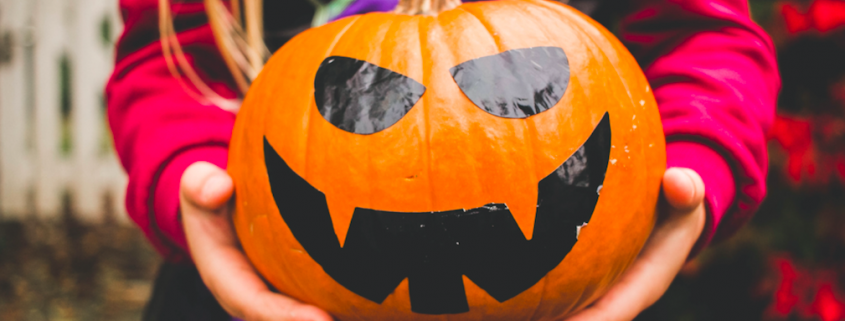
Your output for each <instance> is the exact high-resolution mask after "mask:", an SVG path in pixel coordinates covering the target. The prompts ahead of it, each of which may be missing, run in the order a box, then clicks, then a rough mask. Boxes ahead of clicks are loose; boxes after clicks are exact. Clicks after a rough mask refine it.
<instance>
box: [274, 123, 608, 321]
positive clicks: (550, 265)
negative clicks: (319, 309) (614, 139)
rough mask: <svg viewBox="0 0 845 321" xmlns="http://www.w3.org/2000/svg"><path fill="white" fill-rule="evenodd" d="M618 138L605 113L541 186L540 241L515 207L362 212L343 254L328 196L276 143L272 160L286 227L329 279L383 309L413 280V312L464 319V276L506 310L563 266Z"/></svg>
mask: <svg viewBox="0 0 845 321" xmlns="http://www.w3.org/2000/svg"><path fill="white" fill-rule="evenodd" d="M610 137H611V131H610V119H609V116H608V114H607V113H605V115H604V117H603V118H602V119H601V121H600V122H599V124H598V125H597V126H596V128H595V129H594V130H593V132H592V134H591V135H590V137H589V138H588V139H587V141H586V142H585V143H584V144H583V145H582V146H581V147H580V148H579V149H578V150H577V151H575V153H574V154H572V156H570V157H569V159H567V160H566V161H565V162H564V163H563V164H562V165H560V167H558V168H557V169H556V170H555V171H553V172H552V173H550V174H549V175H548V176H546V177H545V178H543V179H542V180H541V181H540V182H539V184H538V187H537V189H538V198H537V212H536V218H535V222H534V228H533V237H532V238H531V240H527V239H526V238H525V236H524V234H523V233H522V231H521V230H520V229H519V226H518V225H517V223H516V221H515V220H514V218H513V216H512V215H511V212H510V210H508V207H507V205H505V204H488V205H485V206H482V207H478V208H473V209H466V210H463V209H456V210H451V211H443V212H423V213H400V212H388V211H379V210H375V209H366V208H355V211H354V213H353V216H352V221H351V223H350V225H349V230H348V232H347V234H346V240H345V243H344V246H343V247H341V246H340V243H339V242H338V238H337V234H336V233H335V231H334V227H333V225H332V217H331V214H330V212H329V209H328V205H327V203H326V197H325V195H324V194H323V193H322V192H320V191H319V190H317V189H315V188H314V187H313V186H311V184H309V183H308V182H307V181H305V180H304V179H303V178H301V177H300V176H299V175H297V174H296V173H295V172H294V171H293V170H291V168H290V167H289V166H288V165H287V163H285V161H284V160H283V159H282V158H281V157H280V156H279V154H277V153H276V151H275V150H274V149H273V146H271V145H270V143H269V142H268V141H267V138H266V137H265V138H264V158H265V163H266V166H267V174H268V176H269V180H270V188H271V190H272V193H273V199H274V200H275V202H276V206H277V207H278V209H279V213H281V216H282V219H283V220H284V221H285V223H286V224H287V225H288V227H289V229H290V231H291V233H293V236H294V237H295V238H296V239H297V241H298V242H299V243H300V244H301V245H302V247H303V248H304V249H305V251H306V252H307V253H308V255H310V256H311V258H312V259H314V261H315V262H317V263H318V264H320V266H321V267H322V268H323V270H324V271H325V272H326V274H328V275H329V276H331V277H332V278H333V279H334V280H335V281H337V282H338V283H339V284H341V285H342V286H344V287H345V288H347V289H349V290H350V291H352V292H354V293H356V294H358V295H360V296H362V297H364V298H367V299H369V300H370V301H373V302H375V303H379V304H381V303H382V302H383V301H384V299H385V298H387V296H388V295H390V294H391V293H393V291H394V290H395V289H396V287H397V286H398V285H399V283H400V282H402V280H404V279H405V278H407V279H408V291H409V294H410V299H411V310H412V311H413V312H416V313H423V314H454V313H463V312H467V311H469V305H468V303H467V298H466V293H465V290H464V285H463V278H462V275H465V276H467V277H468V278H469V279H470V280H472V282H474V283H475V284H476V285H478V286H479V287H481V288H482V289H484V290H485V291H486V292H487V293H488V294H489V295H490V296H492V297H493V298H495V299H496V300H498V301H499V302H504V301H506V300H508V299H510V298H513V297H515V296H516V295H518V294H520V293H522V292H524V291H525V290H527V289H528V288H530V287H532V286H533V285H534V284H536V283H537V282H538V281H540V280H541V279H542V278H543V277H544V276H545V275H546V274H547V273H548V272H549V271H551V270H552V269H554V268H555V267H556V266H557V265H558V264H560V262H561V261H563V259H564V257H566V255H567V254H568V253H569V251H570V250H571V249H572V247H573V246H574V245H575V243H576V242H577V241H578V234H579V231H580V228H581V227H582V226H583V225H585V224H586V223H587V222H589V221H590V218H591V217H592V214H593V211H594V209H595V207H596V204H597V202H598V199H599V192H600V190H601V187H602V184H603V182H604V177H605V173H606V172H607V166H608V161H609V158H610Z"/></svg>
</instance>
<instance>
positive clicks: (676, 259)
mask: <svg viewBox="0 0 845 321" xmlns="http://www.w3.org/2000/svg"><path fill="white" fill-rule="evenodd" d="M662 192H663V193H662V196H663V197H662V198H661V200H660V203H659V204H658V213H657V215H658V221H657V225H656V226H655V227H654V230H653V231H652V232H651V235H650V236H649V238H648V241H646V244H645V247H644V248H643V250H642V252H640V255H639V257H637V259H636V260H635V261H634V263H633V264H632V265H631V267H629V268H628V270H627V271H625V273H624V274H623V275H622V277H621V278H620V279H619V280H618V281H617V283H616V284H615V285H613V287H611V288H610V290H609V291H608V292H607V293H606V294H605V295H604V296H603V297H601V298H600V299H599V300H598V301H596V302H595V303H593V305H591V306H590V307H588V308H586V309H584V310H582V311H580V312H578V313H577V314H575V315H573V316H572V317H570V318H568V319H566V320H567V321H588V320H608V321H609V320H614V321H616V320H619V321H621V320H633V319H634V318H635V317H636V316H637V315H638V314H640V312H642V311H643V310H645V309H646V308H648V307H649V306H651V305H652V304H654V302H657V299H659V298H660V297H661V296H662V295H663V293H664V292H666V290H667V289H669V284H671V283H672V280H674V279H675V275H677V274H678V272H679V271H680V270H681V267H682V266H683V265H684V263H685V262H686V260H687V257H688V256H689V253H690V250H692V247H693V246H694V245H695V242H696V241H697V240H698V238H699V236H700V235H701V232H702V230H703V229H704V224H705V217H706V215H705V210H704V202H703V199H704V183H703V182H702V181H701V177H700V176H698V174H697V173H696V172H695V171H693V170H691V169H689V168H670V169H667V170H666V172H665V173H664V174H663V184H662Z"/></svg>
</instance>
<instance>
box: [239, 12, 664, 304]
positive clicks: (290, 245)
mask: <svg viewBox="0 0 845 321" xmlns="http://www.w3.org/2000/svg"><path fill="white" fill-rule="evenodd" d="M538 46H551V47H560V48H562V49H563V50H564V51H565V53H566V55H567V57H568V59H569V64H570V70H571V77H570V82H569V87H568V89H567V90H566V92H565V95H564V96H563V98H562V99H561V100H560V101H559V102H558V103H557V105H555V106H554V107H553V108H551V109H549V110H547V111H545V112H542V113H539V114H536V115H533V116H530V117H527V118H524V119H509V118H501V117H496V116H493V115H490V114H488V113H486V112H484V111H482V110H481V109H480V108H479V107H476V106H475V105H474V104H473V103H472V102H471V101H470V100H469V99H468V98H467V97H466V96H465V95H464V94H463V93H462V91H461V89H460V88H459V87H458V85H457V84H456V83H455V80H453V78H452V76H451V75H450V71H449V70H450V68H452V67H454V66H456V65H458V64H460V63H462V62H465V61H469V60H472V59H475V58H479V57H485V56H490V55H494V54H498V53H500V52H504V51H507V50H511V49H520V48H530V47H538ZM329 56H344V57H350V58H355V59H359V60H363V61H367V62H369V63H371V64H374V65H377V66H380V67H383V68H387V69H390V70H393V71H395V72H398V73H401V74H403V75H405V76H408V77H410V78H412V79H414V80H416V81H417V82H419V83H421V84H423V85H424V86H425V87H426V91H425V94H424V95H423V96H422V98H421V99H420V100H419V101H418V102H417V103H416V104H415V105H414V107H413V108H412V109H411V110H410V111H409V112H408V113H407V114H406V115H405V116H404V118H402V119H401V120H399V121H398V122H397V123H396V124H395V125H393V126H391V127H388V128H387V129H384V130H383V131H380V132H377V133H374V134H371V135H359V134H353V133H349V132H346V131H343V130H340V129H338V128H337V127H334V126H333V125H332V124H331V123H329V122H328V121H326V120H325V119H324V118H323V117H321V115H320V113H319V111H318V110H317V107H316V105H315V100H314V78H315V74H316V73H317V70H318V67H319V66H320V64H321V62H322V61H323V60H324V59H325V58H327V57H329ZM605 113H608V114H609V117H610V124H611V131H612V138H611V149H610V160H609V163H608V169H607V172H606V176H605V180H604V185H603V188H602V189H601V194H600V197H599V200H598V205H597V206H596V208H595V211H594V212H593V214H592V218H591V220H590V221H589V225H588V226H586V227H584V228H583V229H582V230H581V232H580V236H579V237H578V242H577V243H576V244H575V246H574V247H573V248H572V250H571V252H569V254H568V255H566V257H565V258H564V259H563V261H562V262H561V263H560V264H558V265H557V266H556V267H555V268H554V269H553V270H551V271H550V272H548V273H547V274H546V276H545V277H544V278H543V279H542V280H540V281H539V282H537V283H536V284H535V285H534V286H532V287H530V288H529V289H527V290H525V291H524V292H522V293H521V294H519V295H517V296H515V297H513V298H511V299H509V300H506V301H504V302H498V301H497V300H495V299H493V298H492V297H491V296H490V295H488V294H487V292H485V291H484V290H483V289H481V288H480V287H478V286H476V285H475V284H473V282H472V281H471V280H470V279H468V278H467V277H466V276H464V277H463V282H464V288H465V292H466V296H467V301H468V304H469V312H465V313H460V314H448V315H428V314H418V313H414V312H411V306H410V300H409V293H408V280H407V279H405V280H404V281H402V283H400V284H399V286H398V287H397V288H396V289H395V291H394V292H393V293H392V294H390V295H389V296H388V297H387V298H386V299H385V300H384V301H383V302H382V303H381V304H378V303H375V302H373V301H370V300H367V299H365V298H363V297H361V296H359V295H357V294H355V293H353V292H352V291H350V290H348V289H346V288H345V287H344V286H342V285H341V284H339V283H337V282H336V281H335V280H333V279H332V277H330V276H329V275H328V274H326V272H324V270H323V269H322V267H321V266H320V265H319V264H318V263H316V262H315V261H314V260H313V259H312V258H311V257H310V256H309V254H308V253H307V252H306V251H305V249H304V248H303V247H302V245H300V243H299V242H298V241H297V239H296V238H295V237H294V236H293V235H292V233H291V231H290V230H289V228H288V226H287V225H286V224H285V221H284V220H283V218H282V217H281V216H280V212H279V209H278V208H277V206H276V203H275V201H274V198H273V195H272V193H271V187H270V184H269V182H268V179H269V178H268V174H267V168H266V165H265V158H264V147H263V139H264V137H266V138H267V140H268V141H269V143H270V144H272V145H273V147H274V148H275V150H276V151H277V152H278V154H279V155H280V156H281V157H282V158H283V159H284V161H285V162H286V163H287V164H288V165H289V166H290V168H291V169H292V170H293V171H294V172H295V173H296V174H297V175H299V176H300V177H302V178H303V179H305V180H306V181H307V182H308V183H309V184H311V185H312V186H313V187H314V188H316V189H318V190H320V191H321V192H323V193H324V194H325V196H326V200H327V203H328V208H329V210H330V212H331V219H332V224H333V225H334V228H335V232H336V233H337V236H338V239H339V240H340V241H341V242H342V241H343V240H344V238H345V235H346V231H347V230H346V229H347V228H348V226H349V224H350V220H351V218H352V214H353V211H354V209H355V208H356V207H361V208H372V209H379V210H384V211H395V212H427V211H446V210H452V209H460V208H472V207H478V206H482V205H485V204H489V203H505V204H507V206H508V207H509V208H510V210H511V212H512V214H513V216H514V218H515V219H516V221H517V223H518V224H519V227H520V228H521V229H522V231H523V232H525V233H526V236H527V237H528V238H530V231H531V230H532V227H533V224H534V216H535V205H536V202H537V193H536V190H537V183H538V181H539V180H540V179H541V178H543V177H545V176H547V175H549V173H551V172H552V171H554V170H555V169H556V168H557V167H558V166H560V164H561V163H562V162H563V161H564V160H566V159H567V158H568V157H570V155H572V154H573V153H574V152H575V150H576V149H578V148H579V147H580V146H581V145H582V144H583V143H584V142H585V141H586V139H587V138H588V136H589V135H590V134H591V133H592V131H593V129H594V128H595V127H596V125H597V124H598V122H599V120H601V118H602V116H603V115H604V114H605ZM665 162H666V161H665V143H664V136H663V130H662V127H661V123H660V117H659V114H658V111H657V105H656V102H655V100H654V97H653V95H652V94H651V92H650V89H649V85H648V82H647V81H646V79H645V77H644V75H643V73H642V71H641V70H640V68H639V66H638V65H637V63H636V61H635V60H634V58H633V57H632V56H631V55H630V54H629V53H628V51H627V50H626V49H625V48H624V47H623V45H622V44H621V43H620V42H619V41H618V40H616V39H615V38H614V37H613V36H612V35H611V34H610V33H609V32H608V31H607V30H606V29H604V28H603V27H602V26H600V25H599V24H598V23H596V22H594V21H593V20H591V19H590V18H588V17H586V16H584V15H583V14H581V13H579V12H577V11H576V10H574V9H572V8H570V7H567V6H565V5H560V4H557V3H554V2H551V1H541V0H503V1H491V2H478V3H468V4H463V5H461V6H460V7H458V8H457V9H454V10H449V11H445V12H442V13H440V14H439V15H437V16H408V15H397V14H390V13H371V14H366V15H361V16H353V17H349V18H346V19H343V20H339V21H336V22H333V23H330V24H328V25H325V26H322V27H319V28H314V29H311V30H308V31H305V32H303V33H302V34H300V35H299V36H297V37H295V38H294V39H293V40H291V41H290V42H289V43H288V44H287V45H285V46H284V47H283V48H282V49H281V50H279V52H277V53H276V54H275V55H274V56H273V57H272V58H271V59H270V61H269V62H268V63H267V65H266V67H265V68H264V70H263V71H262V73H261V75H260V76H259V77H258V79H257V80H256V81H255V83H254V84H253V85H252V87H251V89H250V92H249V93H248V95H247V97H246V99H245V101H244V103H243V106H242V109H241V111H240V113H239V114H238V118H237V121H236V124H235V129H234V133H233V137H232V142H231V146H230V155H229V173H230V174H231V175H232V177H233V179H234V182H235V188H236V200H235V203H236V205H235V212H234V216H233V220H234V224H235V227H236V230H237V234H238V236H239V237H240V240H241V242H242V244H243V249H244V251H245V252H246V254H247V256H248V257H249V258H250V260H251V261H252V263H253V264H254V266H255V267H256V269H257V270H258V271H259V272H260V273H261V274H262V275H263V276H264V277H266V278H267V280H268V281H269V282H271V283H272V284H273V285H274V286H275V287H276V288H277V289H278V290H279V291H281V292H282V293H285V294H287V295H289V296H291V297H293V298H296V299H298V300H301V301H303V302H306V303H309V304H314V305H316V306H319V307H321V308H323V309H325V310H327V311H328V312H329V313H331V314H332V315H334V316H335V317H337V318H339V319H341V320H444V319H450V320H482V319H483V320H529V319H531V320H552V319H557V318H561V317H564V316H566V315H569V314H571V313H573V312H575V311H578V310H580V309H582V308H584V307H585V306H587V305H588V304H590V303H591V302H593V301H594V300H595V299H597V298H598V297H600V296H601V295H602V294H604V293H605V292H606V291H607V290H608V288H609V287H610V286H611V285H612V284H613V283H614V282H615V281H616V280H617V279H618V277H619V276H620V274H621V273H622V272H623V271H625V269H626V268H627V267H628V266H629V265H630V264H631V262H632V261H633V260H634V258H635V257H636V256H637V254H638V253H639V251H640V249H641V248H642V246H643V244H644V243H645V241H646V239H647V238H648V235H649V233H650V232H651V229H652V227H653V225H654V222H655V213H654V212H655V206H656V203H657V200H658V194H659V188H660V181H661V178H662V175H663V172H664V170H665V166H666V163H665ZM502 181H507V182H509V184H501V182H502ZM532 191H533V192H532ZM526 231H529V232H526Z"/></svg>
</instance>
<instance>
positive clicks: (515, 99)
mask: <svg viewBox="0 0 845 321" xmlns="http://www.w3.org/2000/svg"><path fill="white" fill-rule="evenodd" d="M449 71H451V73H452V78H454V79H455V82H456V83H458V87H460V88H461V91H463V92H464V95H466V96H467V98H469V100H471V101H472V102H473V103H475V105H476V106H478V108H481V109H483V110H484V111H486V112H488V113H490V114H493V115H496V116H499V117H504V118H526V117H528V116H532V115H536V114H539V113H541V112H544V111H546V110H548V109H550V108H552V107H554V106H555V105H556V104H557V102H558V101H560V99H561V98H562V97H563V94H564V93H565V92H566V87H568V86H569V59H568V58H566V53H564V52H563V49H561V48H558V47H533V48H524V49H513V50H508V51H505V52H502V53H499V54H496V55H492V56H486V57H481V58H476V59H473V60H470V61H467V62H464V63H461V64H460V65H457V66H455V67H453V68H452V69H450V70H449Z"/></svg>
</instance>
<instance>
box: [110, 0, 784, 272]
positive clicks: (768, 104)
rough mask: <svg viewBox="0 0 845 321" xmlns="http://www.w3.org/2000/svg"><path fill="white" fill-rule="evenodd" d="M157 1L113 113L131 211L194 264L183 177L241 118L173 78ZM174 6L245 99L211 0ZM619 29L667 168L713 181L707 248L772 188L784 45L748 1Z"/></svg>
mask: <svg viewBox="0 0 845 321" xmlns="http://www.w3.org/2000/svg"><path fill="white" fill-rule="evenodd" d="M174 2H176V1H174ZM157 5H158V1H156V0H120V8H121V12H122V15H123V20H124V23H125V30H124V32H123V35H122V36H121V38H120V41H119V43H118V46H117V57H116V67H115V70H114V74H113V75H112V77H111V79H110V81H109V83H108V85H107V88H106V92H107V99H108V117H109V124H110V125H111V129H112V133H113V135H114V140H115V146H116V149H117V153H118V156H119V157H120V160H121V162H122V164H123V167H124V168H125V169H126V171H127V172H128V174H129V185H128V186H127V189H126V209H127V211H128V212H129V215H130V216H131V217H132V219H133V220H134V221H135V223H136V224H138V227H140V228H141V230H143V231H144V233H145V234H146V236H147V238H149V240H150V242H152V244H153V245H154V246H155V247H156V249H158V251H159V252H160V253H161V254H162V255H163V256H164V257H165V258H166V259H167V260H170V261H186V260H190V255H189V253H188V250H187V244H186V240H185V234H184V232H183V230H182V225H181V222H180V218H179V181H180V177H181V175H182V172H183V171H184V170H185V169H186V168H187V167H188V165H190V164H191V163H194V162H197V161H207V162H211V163H214V164H216V165H218V166H220V167H223V168H225V167H226V160H227V148H228V144H229V139H230V136H231V134H232V126H233V124H234V121H235V114H233V113H231V112H228V111H225V110H223V109H220V108H218V107H216V106H213V105H204V104H203V103H201V102H199V101H197V100H196V99H194V98H193V97H192V96H191V95H189V94H188V93H187V92H186V90H185V89H184V88H183V87H182V85H181V84H180V83H179V82H178V81H177V80H176V79H175V78H174V77H173V76H172V75H171V74H170V72H169V71H168V68H167V65H166V63H165V59H164V57H163V55H162V50H161V45H160V43H159V36H158V9H157ZM173 10H174V11H175V12H178V14H177V16H176V23H175V24H176V29H177V32H178V38H179V42H180V43H181V44H182V46H183V48H184V50H185V53H186V55H187V57H188V59H189V60H190V61H191V63H192V64H193V65H194V66H195V67H196V69H197V70H198V71H199V72H200V74H201V76H202V77H204V79H205V80H206V82H208V83H209V84H210V85H211V86H212V87H213V88H214V89H215V90H216V91H217V92H218V93H220V94H222V95H223V96H225V97H235V96H236V93H235V89H234V88H235V87H234V85H233V83H232V82H231V78H230V76H229V74H228V70H227V69H226V67H225V64H224V62H223V60H222V58H221V57H220V55H219V53H218V51H217V47H216V45H215V43H214V38H213V36H212V32H211V29H210V27H209V26H208V24H207V23H206V17H205V11H204V8H203V5H202V1H198V0H193V1H187V0H186V1H184V2H181V3H177V4H174V5H173ZM620 27H621V32H620V36H621V40H622V41H623V42H624V43H625V44H626V45H627V46H628V48H629V49H630V50H631V52H632V53H633V54H634V56H635V57H636V58H637V59H638V60H639V61H640V62H642V63H646V64H647V65H646V66H645V74H646V76H647V77H648V79H649V82H650V83H651V86H652V88H653V89H654V95H655V97H656V98H657V102H658V105H659V107H660V114H661V116H662V122H663V128H664V132H665V134H666V141H667V146H666V148H667V151H666V152H667V157H668V166H670V167H688V168H691V169H693V170H695V171H696V172H698V173H699V174H700V175H701V177H702V178H703V179H704V184H705V186H706V192H705V203H706V207H707V226H706V227H705V230H704V232H703V234H702V235H701V239H700V240H699V242H698V244H697V245H696V249H694V252H698V251H699V250H700V249H702V248H703V247H704V246H706V245H707V244H708V243H710V242H711V241H712V240H716V239H722V238H725V237H727V236H729V235H731V234H733V233H734V232H735V231H736V230H737V229H738V228H740V227H741V226H742V225H743V224H744V223H745V222H746V221H748V219H749V218H750V217H751V216H752V214H753V213H754V211H755V210H756V209H757V207H758V206H759V204H760V202H761V201H762V200H763V197H764V196H765V194H766V181H765V179H766V171H767V163H768V157H767V154H766V144H765V133H766V131H767V130H768V128H769V126H770V124H771V123H772V118H773V117H774V109H775V100H776V97H777V93H778V90H779V89H780V78H779V75H778V72H777V67H776V63H775V53H774V46H773V45H772V42H771V40H770V39H769V37H768V36H767V35H766V34H765V32H764V31H763V30H762V29H761V28H760V27H759V26H757V25H756V24H754V22H752V21H751V18H750V16H749V8H748V3H747V2H746V1H739V0H634V1H631V10H630V11H629V12H628V13H627V15H626V18H625V19H624V20H623V21H622V23H621V26H620Z"/></svg>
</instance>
